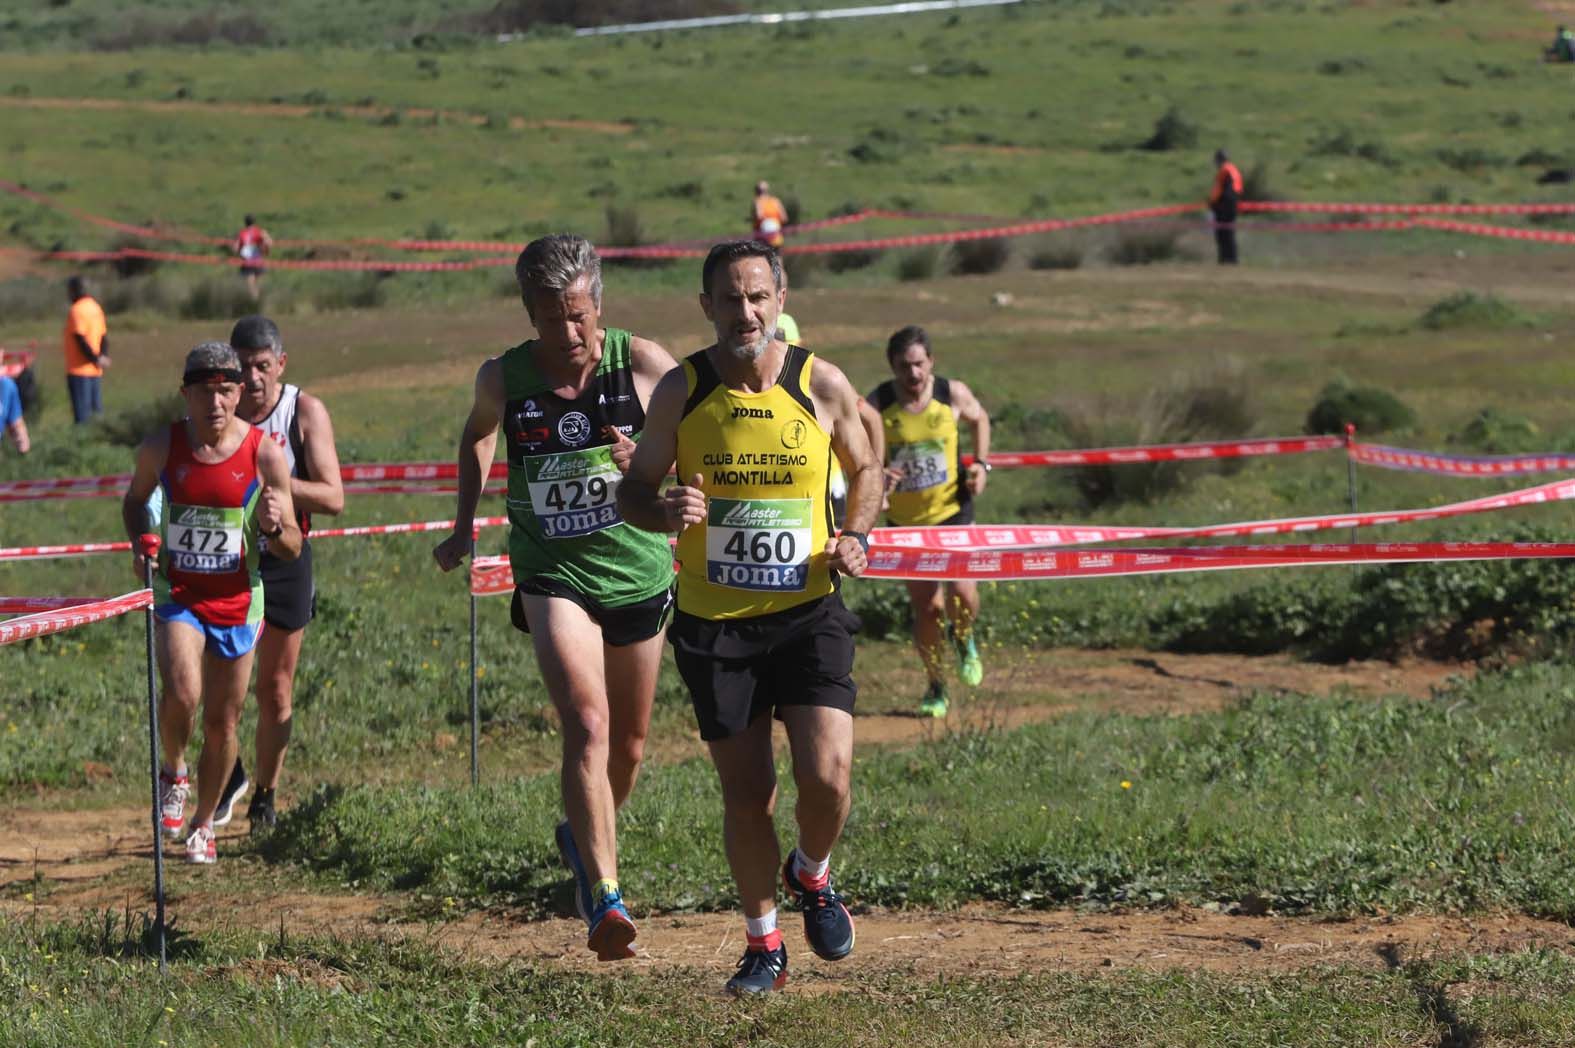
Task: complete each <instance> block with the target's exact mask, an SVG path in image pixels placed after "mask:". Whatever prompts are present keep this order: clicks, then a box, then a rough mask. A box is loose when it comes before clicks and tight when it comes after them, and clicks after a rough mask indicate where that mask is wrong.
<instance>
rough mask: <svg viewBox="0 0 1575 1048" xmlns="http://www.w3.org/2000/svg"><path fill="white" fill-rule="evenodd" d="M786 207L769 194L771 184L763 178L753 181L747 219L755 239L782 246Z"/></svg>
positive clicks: (786, 218) (774, 245)
mask: <svg viewBox="0 0 1575 1048" xmlns="http://www.w3.org/2000/svg"><path fill="white" fill-rule="evenodd" d="M787 220H788V215H787V208H786V207H784V206H782V201H780V200H778V199H777V198H776V197H774V196H772V195H771V184H770V183H769V182H767V181H765V180H764V179H762V180H760V181H759V182H756V183H755V199H754V202H753V203H752V204H751V205H750V208H749V221H750V223H751V224H752V225H753V227H754V230H755V239H756V240H758V241H760V242H761V243H762V244H770V245H771V246H772V247H775V248H780V247H781V246H782V240H783V237H782V229H783V227H785V226H786V225H787Z"/></svg>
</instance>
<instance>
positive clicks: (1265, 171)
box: [1241, 160, 1283, 203]
mask: <svg viewBox="0 0 1575 1048" xmlns="http://www.w3.org/2000/svg"><path fill="white" fill-rule="evenodd" d="M1241 199H1242V200H1243V201H1257V202H1260V203H1269V202H1272V201H1275V200H1280V199H1283V198H1282V197H1281V196H1280V194H1279V193H1277V192H1275V190H1274V183H1273V181H1272V180H1271V178H1270V176H1269V164H1268V161H1266V160H1260V161H1258V162H1257V163H1256V164H1253V165H1252V167H1250V168H1248V169H1247V173H1246V174H1244V175H1242V178H1241Z"/></svg>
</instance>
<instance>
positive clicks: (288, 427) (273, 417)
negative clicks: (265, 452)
mask: <svg viewBox="0 0 1575 1048" xmlns="http://www.w3.org/2000/svg"><path fill="white" fill-rule="evenodd" d="M300 402H301V387H300V386H292V385H290V384H289V383H288V382H286V383H285V384H284V385H283V386H282V387H281V388H280V390H279V402H278V403H277V404H275V405H274V406H273V410H272V411H270V412H269V413H268V417H267V418H265V419H263V420H262V421H261V422H257V423H253V424H254V425H255V426H256V427H257V428H258V429H260V430H262V431H263V434H264V435H265V436H267V437H268V438H269V439H270V440H272V441H273V442H274V443H275V444H277V445H279V449H280V450H281V451H283V452H284V460H285V461H286V462H288V463H289V464H290V476H292V477H302V478H305V476H306V474H305V473H304V472H303V471H302V466H303V465H304V463H302V462H301V460H300V458H299V457H298V456H297V454H296V451H297V450H298V448H299V447H300V443H301V429H300V426H299V425H298V424H297V423H296V420H295V409H296V407H297V406H298V405H299V404H300Z"/></svg>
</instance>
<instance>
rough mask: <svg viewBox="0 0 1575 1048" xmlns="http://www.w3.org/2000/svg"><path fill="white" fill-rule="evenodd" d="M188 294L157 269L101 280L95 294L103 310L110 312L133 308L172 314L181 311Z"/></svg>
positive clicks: (121, 311) (112, 313)
mask: <svg viewBox="0 0 1575 1048" xmlns="http://www.w3.org/2000/svg"><path fill="white" fill-rule="evenodd" d="M188 294H189V291H188V290H187V289H186V288H185V287H184V286H183V285H181V284H179V283H176V282H174V281H172V280H170V279H169V278H168V277H166V276H165V275H164V274H162V273H161V274H155V275H151V276H139V277H129V278H126V279H122V280H109V281H105V282H104V283H103V285H102V286H101V287H100V288H99V289H98V296H97V297H98V301H99V305H101V306H103V307H104V312H106V313H108V314H110V315H112V316H113V315H115V314H117V313H131V312H133V311H136V310H141V311H143V312H146V313H163V314H167V315H170V316H174V315H176V314H179V313H180V312H181V310H182V308H183V306H184V305H185V302H186V297H187V295H188Z"/></svg>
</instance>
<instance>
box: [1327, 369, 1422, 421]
mask: <svg viewBox="0 0 1575 1048" xmlns="http://www.w3.org/2000/svg"><path fill="white" fill-rule="evenodd" d="M1347 423H1354V424H1355V426H1356V431H1357V432H1358V433H1362V434H1371V433H1384V432H1388V431H1389V430H1396V429H1409V428H1410V427H1411V426H1414V425H1416V412H1414V411H1412V410H1411V409H1410V408H1409V407H1407V406H1406V405H1405V404H1404V403H1403V402H1402V401H1401V400H1400V398H1398V397H1396V396H1395V395H1394V394H1393V393H1390V392H1388V391H1386V390H1382V389H1378V388H1376V387H1373V386H1353V385H1351V383H1350V382H1349V381H1348V380H1347V379H1344V378H1339V379H1336V380H1335V381H1333V382H1331V383H1329V384H1328V385H1327V386H1325V387H1323V391H1322V392H1321V393H1319V394H1318V400H1317V402H1316V403H1314V404H1313V406H1312V410H1311V411H1309V412H1308V413H1307V426H1306V429H1307V432H1308V433H1334V434H1341V433H1344V432H1345V427H1346V424H1347Z"/></svg>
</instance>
